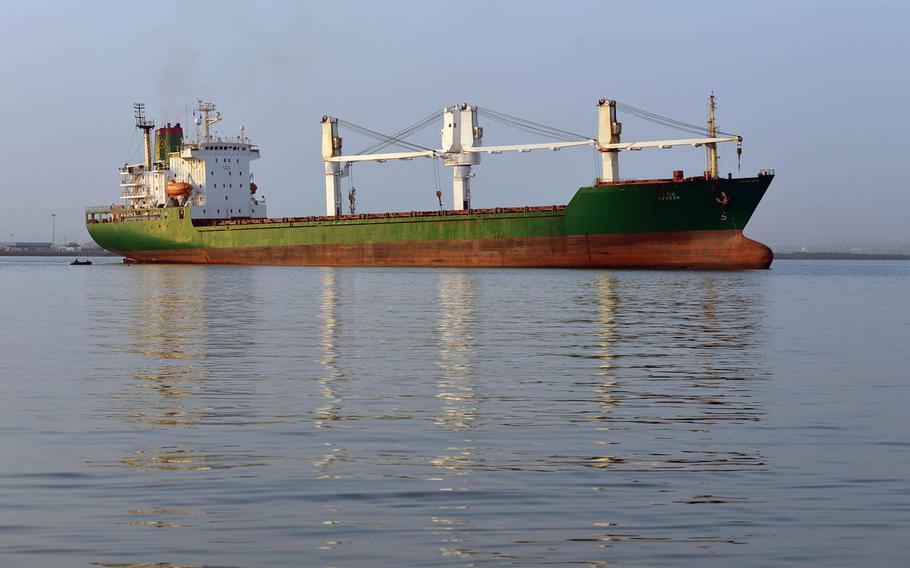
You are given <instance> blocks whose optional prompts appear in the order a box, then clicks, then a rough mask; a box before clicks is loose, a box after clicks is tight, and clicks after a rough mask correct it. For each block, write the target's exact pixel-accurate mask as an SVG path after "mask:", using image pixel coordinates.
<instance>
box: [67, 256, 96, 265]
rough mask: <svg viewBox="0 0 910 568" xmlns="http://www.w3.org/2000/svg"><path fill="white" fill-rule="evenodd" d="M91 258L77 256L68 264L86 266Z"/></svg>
mask: <svg viewBox="0 0 910 568" xmlns="http://www.w3.org/2000/svg"><path fill="white" fill-rule="evenodd" d="M91 263H92V261H91V260H79V259H78V258H77V259H76V260H74V261H73V262H71V263H70V266H86V265H88V264H91Z"/></svg>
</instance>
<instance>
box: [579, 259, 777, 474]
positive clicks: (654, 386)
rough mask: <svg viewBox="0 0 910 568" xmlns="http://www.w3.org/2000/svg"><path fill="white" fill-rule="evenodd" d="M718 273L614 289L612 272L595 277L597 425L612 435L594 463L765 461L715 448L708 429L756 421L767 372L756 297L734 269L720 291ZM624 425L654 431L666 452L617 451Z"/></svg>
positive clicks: (738, 465) (690, 465) (710, 465)
mask: <svg viewBox="0 0 910 568" xmlns="http://www.w3.org/2000/svg"><path fill="white" fill-rule="evenodd" d="M717 279H718V276H716V275H714V274H712V273H706V274H700V275H697V278H692V277H690V278H688V279H683V278H679V279H678V281H675V279H671V280H670V281H669V282H656V283H653V285H652V286H651V287H647V286H646V287H637V288H635V287H622V288H619V287H618V285H617V282H616V280H615V279H614V278H613V277H610V276H606V275H601V276H599V277H598V278H597V280H596V282H595V285H594V289H595V291H596V294H597V305H598V312H597V313H598V330H597V332H596V338H597V341H596V347H595V349H594V353H595V357H596V359H597V368H596V370H595V371H594V375H595V377H597V383H596V386H595V393H596V395H597V397H598V400H599V403H600V412H599V413H598V414H597V415H596V419H597V420H598V421H599V422H602V423H603V425H601V426H598V429H599V430H600V431H603V432H610V433H611V434H610V437H609V438H608V439H604V440H601V441H599V444H601V445H605V446H606V445H609V446H613V447H614V449H613V450H611V452H610V454H609V455H599V456H595V457H593V458H592V459H591V465H592V466H593V467H598V468H611V469H615V468H620V469H623V470H643V471H649V470H651V471H653V470H656V469H668V470H692V469H743V468H745V469H751V468H755V467H760V466H761V465H762V464H763V463H764V460H763V458H762V457H761V456H760V455H759V454H758V453H756V452H755V451H753V450H750V449H748V448H736V449H728V448H719V447H716V446H717V444H715V443H714V442H713V438H712V435H711V432H712V427H716V426H717V425H721V424H723V423H725V422H749V421H756V420H759V419H760V417H761V415H762V414H763V411H762V409H761V407H760V406H759V405H757V404H756V403H755V402H754V398H753V390H754V387H755V385H756V384H758V383H759V382H760V381H761V380H762V379H763V378H764V377H765V376H767V373H768V371H767V368H766V365H765V362H764V361H763V360H762V358H761V357H760V356H759V355H758V353H759V352H760V344H759V342H760V341H761V333H762V332H761V326H760V310H758V309H756V306H757V304H756V302H757V301H759V302H760V301H761V298H755V297H753V296H752V295H751V294H752V292H754V291H753V290H750V289H748V288H744V287H743V286H736V285H735V284H736V283H737V282H736V276H735V275H733V276H732V277H731V276H729V275H728V276H727V277H726V278H725V282H726V284H727V286H726V288H725V289H724V291H723V292H722V293H720V292H719V291H718V284H717ZM731 280H732V282H731ZM730 284H734V285H732V286H731V285H730ZM622 430H626V431H630V432H649V431H653V432H655V435H658V436H664V437H672V439H673V440H674V443H673V444H672V445H670V446H667V447H661V446H663V444H654V445H653V448H654V449H655V450H656V449H660V450H662V451H653V452H647V453H645V452H642V450H643V449H644V448H641V447H638V448H636V450H635V451H633V452H625V453H619V452H621V451H622V450H623V448H624V447H625V446H627V445H628V444H619V442H620V441H622V440H623V439H624V438H625V437H624V436H619V435H617V432H618V431H622ZM660 432H665V434H659V433H660Z"/></svg>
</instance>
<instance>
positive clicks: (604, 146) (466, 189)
mask: <svg viewBox="0 0 910 568" xmlns="http://www.w3.org/2000/svg"><path fill="white" fill-rule="evenodd" d="M712 105H713V96H712ZM597 106H598V111H599V118H598V137H597V138H589V139H583V140H554V141H551V142H540V143H536V144H506V145H499V146H483V145H482V142H481V140H482V136H483V129H482V128H480V127H479V126H477V114H476V112H477V107H474V106H471V105H467V104H462V105H457V106H453V107H447V108H445V109H443V111H442V117H443V129H442V132H441V142H442V143H441V146H442V147H441V148H440V149H438V150H434V149H426V150H416V151H410V152H385V153H380V154H356V155H351V156H345V155H341V148H342V144H341V138H340V137H339V136H338V131H337V124H338V119H336V118H333V117H329V116H324V117H323V118H322V122H323V145H322V148H323V151H322V158H323V161H324V162H325V175H326V213H327V214H328V215H330V216H331V215H333V214H334V215H340V214H341V188H340V185H339V178H341V177H343V176H346V175H347V168H346V167H345V168H344V169H342V166H343V165H344V164H348V165H350V164H352V163H354V162H385V161H388V160H411V159H413V158H442V159H443V163H444V164H445V165H447V166H451V167H452V168H453V174H454V176H453V177H454V180H453V184H454V188H453V189H454V195H453V201H454V203H453V205H454V208H455V209H456V210H459V209H470V203H471V197H470V178H471V177H473V175H474V174H473V173H471V166H472V165H475V164H478V163H480V154H501V153H503V152H531V151H533V150H553V151H556V150H560V149H562V148H576V147H580V146H594V147H595V148H596V149H597V150H598V151H599V152H601V157H602V167H601V169H602V172H601V173H602V177H601V178H599V181H604V182H611V181H617V180H618V179H619V159H618V153H619V152H620V151H622V150H643V149H645V148H660V149H663V148H672V147H673V146H693V147H699V146H706V147H707V148H708V149H709V150H712V149H715V148H716V146H717V144H720V143H723V142H736V143H741V142H742V140H743V139H742V136H724V137H718V136H717V135H716V128H715V127H714V125H713V122H712V123H709V128H711V129H712V130H711V132H710V134H711V135H710V136H708V137H704V138H679V139H672V140H647V141H642V142H621V141H620V135H621V133H622V124H621V123H619V122H618V121H617V120H616V102H615V101H612V100H608V99H600V100H599V101H598V103H597ZM712 121H713V113H712ZM374 134H378V133H374ZM556 134H557V135H558V132H556ZM567 134H571V133H567ZM394 138H395V137H391V136H390V137H387V138H386V139H387V140H393V139H394ZM418 147H419V146H418ZM714 152H715V155H716V150H714ZM713 164H716V157H715V158H714V162H713ZM713 164H712V165H713ZM711 175H714V176H716V166H713V171H712V173H711Z"/></svg>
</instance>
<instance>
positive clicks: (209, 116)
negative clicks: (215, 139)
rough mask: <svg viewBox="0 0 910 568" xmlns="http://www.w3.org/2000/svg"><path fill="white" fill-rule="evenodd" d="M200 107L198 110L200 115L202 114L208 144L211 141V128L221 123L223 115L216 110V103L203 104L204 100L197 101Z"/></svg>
mask: <svg viewBox="0 0 910 568" xmlns="http://www.w3.org/2000/svg"><path fill="white" fill-rule="evenodd" d="M197 102H198V103H199V106H198V107H197V108H196V110H198V111H199V112H200V113H202V126H203V128H204V129H205V138H204V140H205V141H206V142H208V141H209V139H210V138H209V126H211V125H213V124H215V123H216V122H221V113H220V112H218V111H217V110H215V103H213V102H202V100H197Z"/></svg>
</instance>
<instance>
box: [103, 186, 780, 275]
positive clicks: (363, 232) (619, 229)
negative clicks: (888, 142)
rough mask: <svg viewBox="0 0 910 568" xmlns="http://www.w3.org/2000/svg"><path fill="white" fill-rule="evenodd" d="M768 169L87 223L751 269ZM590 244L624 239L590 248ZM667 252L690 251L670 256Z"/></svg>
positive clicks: (365, 259) (349, 254)
mask: <svg viewBox="0 0 910 568" xmlns="http://www.w3.org/2000/svg"><path fill="white" fill-rule="evenodd" d="M772 178H773V176H772V175H760V176H758V177H755V178H742V179H718V180H705V179H703V178H701V179H700V178H694V179H688V180H681V181H672V180H653V181H646V182H627V183H614V184H609V185H598V186H593V187H584V188H581V189H579V190H578V192H577V193H576V194H575V196H574V197H573V198H572V200H571V201H570V202H569V204H568V205H567V206H565V207H533V208H504V209H495V210H494V209H490V210H474V211H468V212H451V211H450V212H425V213H424V212H415V213H391V214H382V215H347V216H343V217H341V218H337V219H336V218H331V217H307V218H293V219H288V218H285V219H248V220H233V221H226V222H225V221H222V222H217V223H214V224H199V223H196V224H194V223H193V221H192V220H191V219H190V210H189V209H188V208H178V207H168V208H161V209H153V210H148V211H144V212H137V211H135V210H130V209H111V210H107V211H98V210H93V211H90V212H89V213H87V227H88V231H89V233H90V234H91V236H92V238H93V239H94V240H95V241H96V242H97V243H98V244H99V245H100V246H102V247H104V248H105V249H107V250H109V251H111V252H114V253H117V254H120V255H123V256H125V257H127V258H130V259H133V260H136V261H147V262H219V263H232V262H236V263H244V264H353V265H360V264H368V265H369V264H378V265H449V266H645V267H647V266H653V267H664V266H686V267H689V266H699V267H701V266H704V267H718V268H727V267H730V268H740V267H744V268H751V267H761V266H759V265H761V264H765V263H767V264H770V251H767V247H763V245H759V246H761V247H762V251H761V255H759V256H767V257H768V258H767V259H764V258H762V259H755V258H749V259H746V258H743V259H742V260H743V262H738V261H737V259H736V258H733V257H736V256H737V255H740V256H742V254H744V253H748V254H746V256H748V255H752V256H754V255H756V254H758V251H757V250H751V249H750V250H745V249H743V250H738V249H737V250H734V249H736V247H738V246H739V245H743V243H741V242H739V241H736V238H738V239H740V240H742V241H744V242H745V241H748V243H754V241H749V240H748V239H745V238H744V237H742V230H743V228H744V227H745V226H746V224H747V223H748V222H749V219H750V218H751V216H752V213H753V212H754V211H755V208H756V207H757V206H758V204H759V202H760V201H761V198H762V196H763V195H764V193H765V191H766V190H767V188H768V186H769V184H770V183H771V180H772ZM714 236H716V237H717V238H716V239H713V237H714ZM712 239H713V240H716V241H717V243H718V246H719V247H720V249H719V250H717V251H714V250H712V245H711V243H712V242H713V241H712ZM730 239H733V240H730ZM592 243H594V245H595V246H596V247H611V246H616V247H625V249H626V250H620V249H616V250H612V251H605V250H600V249H598V251H599V252H598V251H595V252H593V253H592V252H591V250H590V249H591V246H592ZM662 243H664V244H665V245H666V247H665V250H664V251H663V252H662V251H661V246H662ZM748 243H746V244H748ZM754 244H757V243H754ZM655 245H656V246H657V248H656V249H655ZM510 247H511V249H512V250H511V251H510V250H509V249H510ZM584 247H587V251H585V250H582V249H583V248H584ZM642 247H644V248H642ZM693 247H694V248H693ZM730 247H733V248H732V249H731V248H730ZM740 248H742V247H740ZM746 248H747V249H748V248H749V247H748V246H746ZM728 249H729V250H728ZM491 251H492V252H491ZM510 252H511V253H514V254H510ZM493 253H495V254H493ZM672 254H682V255H683V257H680V258H678V259H677V262H674V261H673V259H672V258H665V257H667V255H671V256H672ZM636 255H639V256H640V255H644V256H641V257H639V256H636ZM655 255H656V256H655ZM693 255H694V256H693ZM699 255H701V256H699ZM711 255H719V256H717V257H716V258H711ZM526 257H529V258H526ZM593 257H598V258H597V259H593ZM605 257H610V258H605ZM649 257H653V258H649ZM726 257H730V258H726ZM535 258H537V260H536V261H535V260H534V259H535Z"/></svg>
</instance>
